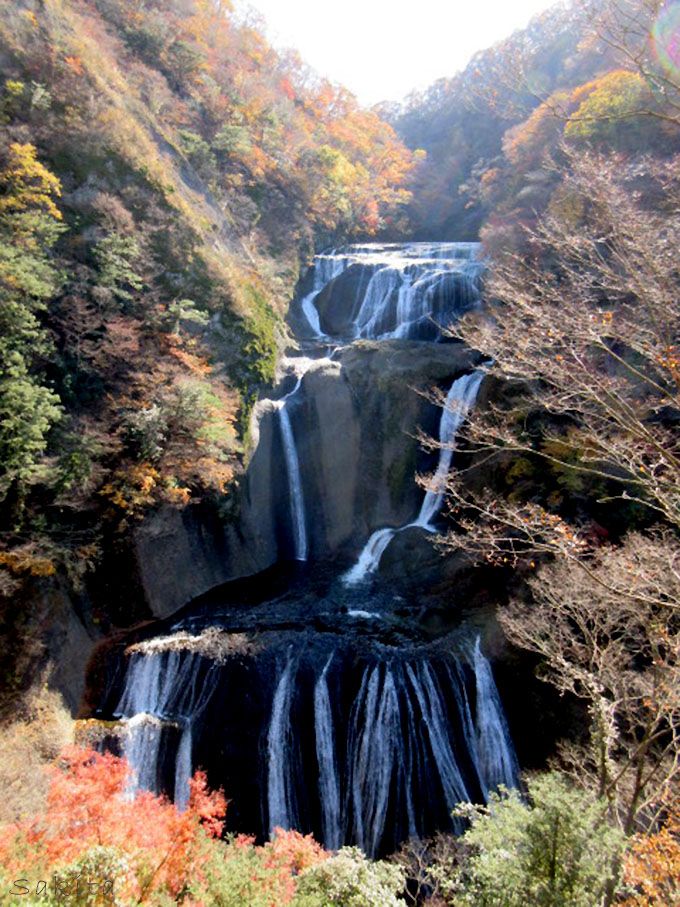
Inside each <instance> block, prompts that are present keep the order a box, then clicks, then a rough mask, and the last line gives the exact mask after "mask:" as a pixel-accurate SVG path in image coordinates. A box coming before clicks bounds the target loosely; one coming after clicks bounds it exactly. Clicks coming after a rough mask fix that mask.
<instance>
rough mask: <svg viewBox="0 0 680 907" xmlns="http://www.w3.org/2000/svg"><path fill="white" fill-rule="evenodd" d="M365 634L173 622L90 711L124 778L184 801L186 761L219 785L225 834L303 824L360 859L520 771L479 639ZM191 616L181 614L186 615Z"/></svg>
mask: <svg viewBox="0 0 680 907" xmlns="http://www.w3.org/2000/svg"><path fill="white" fill-rule="evenodd" d="M383 619H384V618H383V617H382V616H381V615H380V614H378V613H369V612H363V611H351V610H350V611H349V612H347V614H346V615H345V617H344V620H345V622H346V625H347V627H348V628H349V627H350V626H351V625H352V622H354V626H355V627H356V624H357V621H360V622H361V623H362V624H364V625H366V624H368V625H370V624H373V625H374V632H373V633H371V632H368V633H362V634H361V635H359V634H356V632H355V635H353V636H352V635H351V633H349V632H348V633H333V632H326V633H321V632H315V631H309V630H305V631H284V632H278V633H276V634H273V635H271V637H269V636H268V635H267V634H266V633H265V634H261V635H253V636H250V637H249V636H247V635H246V634H234V633H230V632H226V631H225V630H224V629H220V628H219V627H215V626H212V627H207V628H206V627H204V628H203V629H201V630H200V631H199V630H198V628H197V627H193V628H191V632H187V631H186V630H180V631H179V632H175V633H173V634H171V635H169V636H165V637H156V638H154V639H151V640H149V641H147V642H143V643H140V644H138V645H136V646H132V647H131V649H129V650H128V653H127V654H126V655H124V656H122V657H123V659H125V660H124V661H118V662H117V663H116V664H115V665H114V666H113V668H114V670H113V671H112V677H113V678H114V680H113V682H112V683H111V686H110V689H109V691H108V695H107V697H106V701H105V703H104V705H103V708H102V710H101V713H100V714H102V716H103V717H106V718H119V719H122V720H121V721H120V724H119V728H118V736H117V737H116V738H115V743H113V744H112V742H111V741H112V740H113V739H114V738H111V740H109V744H110V745H112V748H113V749H119V750H120V751H121V752H122V753H123V754H124V755H126V756H127V758H128V759H129V761H130V763H131V765H132V767H133V769H134V771H135V781H134V785H135V786H138V787H141V788H145V789H149V790H152V791H157V792H161V791H162V792H164V793H166V794H168V795H169V796H171V797H173V798H174V800H175V801H176V802H177V803H179V804H180V805H183V804H185V803H186V799H187V796H188V780H189V777H190V775H191V773H192V772H193V771H194V770H196V769H197V768H203V769H205V770H206V771H207V773H208V779H209V783H210V784H211V786H214V787H216V786H220V787H223V788H224V790H225V793H226V795H227V798H228V799H229V801H230V804H229V810H228V824H229V827H230V828H231V829H232V830H234V831H239V832H248V833H254V834H256V835H257V836H258V837H259V838H260V839H262V838H266V837H267V836H268V835H269V834H270V833H271V832H272V831H273V830H274V829H275V828H276V827H282V828H294V829H297V830H299V831H301V832H305V833H313V834H314V835H315V837H316V838H317V839H318V840H320V841H322V842H323V843H324V844H325V846H326V847H328V848H331V849H336V848H338V847H340V846H342V845H343V844H356V845H358V846H359V847H361V848H362V849H363V850H364V851H365V852H366V853H368V854H369V855H371V856H377V855H380V854H384V853H387V852H390V851H392V850H394V849H395V848H396V847H397V846H398V845H399V844H400V843H401V842H402V841H404V840H406V839H407V838H411V837H426V836H428V835H431V834H433V833H434V832H436V831H438V830H442V829H448V830H454V831H456V830H460V828H461V825H460V821H459V820H455V819H452V817H451V813H452V810H453V809H454V808H455V806H456V805H457V804H458V803H460V802H465V801H475V802H481V801H484V800H485V799H486V797H487V796H488V793H489V791H490V790H492V789H494V788H495V787H497V786H498V785H499V784H505V785H508V786H513V785H515V784H516V783H517V762H516V759H515V755H514V749H513V746H512V743H511V741H510V736H509V732H508V728H507V724H506V721H505V717H504V713H503V707H502V705H501V701H500V698H499V695H498V691H497V689H496V686H495V683H494V680H493V675H492V672H491V668H490V665H489V662H488V661H487V659H486V658H485V657H484V655H483V654H482V651H481V648H480V642H479V638H478V637H477V638H475V636H474V635H472V634H470V633H463V632H460V633H457V634H455V635H454V636H449V637H447V638H446V639H445V640H440V641H439V642H437V643H430V644H425V645H418V644H408V645H404V644H403V642H400V644H398V645H394V646H392V645H389V644H385V643H383V642H380V641H379V636H380V634H379V633H378V632H377V631H376V629H375V625H376V624H377V623H378V622H380V621H381V620H383ZM187 626H190V625H189V624H187Z"/></svg>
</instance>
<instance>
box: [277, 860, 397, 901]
mask: <svg viewBox="0 0 680 907" xmlns="http://www.w3.org/2000/svg"><path fill="white" fill-rule="evenodd" d="M403 888H404V873H403V871H402V869H401V867H399V866H395V865H393V864H390V863H386V862H381V861H378V862H370V861H369V860H368V859H367V858H366V857H365V856H364V855H363V853H362V852H361V851H360V850H358V849H357V848H355V847H343V848H342V849H341V850H340V851H338V853H337V854H336V855H335V856H333V857H331V858H330V859H328V860H325V861H324V862H321V863H317V864H316V866H313V867H312V868H310V869H307V870H306V871H305V872H303V873H302V875H301V876H300V880H299V882H298V885H297V895H296V896H295V898H294V899H293V902H292V903H293V904H294V907H334V905H337V907H399V905H400V904H403V903H404V901H403V900H402V899H401V898H400V897H399V893H400V892H401V891H403Z"/></svg>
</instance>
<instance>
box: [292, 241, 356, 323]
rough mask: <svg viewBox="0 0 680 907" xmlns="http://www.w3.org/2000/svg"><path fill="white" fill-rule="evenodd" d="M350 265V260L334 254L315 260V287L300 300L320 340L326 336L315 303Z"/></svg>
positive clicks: (306, 316)
mask: <svg viewBox="0 0 680 907" xmlns="http://www.w3.org/2000/svg"><path fill="white" fill-rule="evenodd" d="M350 263H351V259H350V258H348V257H347V256H344V255H336V254H335V253H334V252H331V253H330V254H329V255H317V256H316V258H315V259H314V285H313V288H312V291H311V292H310V293H308V294H307V295H306V296H305V297H303V299H301V300H300V307H301V308H302V312H303V314H304V316H305V318H306V319H307V323H308V324H309V327H310V328H311V329H312V332H313V334H314V337H315V338H317V339H319V340H322V339H324V338H325V337H326V334H324V332H323V331H322V330H321V323H320V321H319V312H318V310H317V308H316V306H315V305H314V301H315V299H316V297H317V296H318V295H319V293H320V292H321V291H322V290H323V288H324V287H325V286H327V285H328V284H329V283H330V282H331V281H332V280H334V279H335V278H336V277H338V276H339V275H340V274H341V273H342V272H343V271H344V270H345V269H346V268H347V267H349V264H350Z"/></svg>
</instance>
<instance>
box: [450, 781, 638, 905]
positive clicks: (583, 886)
mask: <svg viewBox="0 0 680 907" xmlns="http://www.w3.org/2000/svg"><path fill="white" fill-rule="evenodd" d="M460 812H461V813H463V812H465V814H466V815H467V817H468V818H469V819H470V822H471V826H470V828H469V829H468V831H467V832H466V833H465V835H464V836H463V839H462V843H463V845H466V846H469V847H470V848H471V854H470V857H469V859H468V860H466V861H465V862H464V863H463V865H462V866H461V867H460V868H458V869H456V870H454V872H453V873H452V874H451V875H449V874H448V873H446V871H445V872H444V873H443V874H444V875H445V876H446V877H445V878H442V879H441V883H442V885H441V890H442V891H443V893H444V895H445V897H446V899H447V900H446V903H449V904H452V905H453V904H455V905H456V907H462V905H465V904H469V905H474V907H486V905H489V907H491V905H494V907H495V905H502V907H524V905H527V904H531V905H532V907H593V905H596V904H601V903H603V902H604V899H605V897H606V896H607V893H608V892H610V891H611V889H612V887H613V885H614V875H615V866H616V864H617V861H618V858H619V856H620V854H621V850H622V846H623V835H622V833H621V832H620V831H619V830H618V829H614V828H612V827H611V826H610V825H609V824H608V822H607V821H606V818H605V814H606V804H604V803H601V802H600V801H595V802H594V801H593V800H592V798H591V797H590V796H589V795H588V794H586V793H584V792H582V791H579V790H576V789H575V788H573V787H571V786H570V785H569V783H568V782H567V781H566V780H565V779H564V778H563V777H561V776H560V775H558V774H556V773H552V774H547V775H542V776H539V777H537V778H535V779H533V780H532V781H530V782H529V784H528V802H524V801H523V800H522V798H521V797H520V795H519V793H517V791H507V790H501V792H500V793H498V794H496V793H494V794H492V795H491V800H490V803H489V806H488V807H476V806H470V807H465V808H464V809H463V808H461V810H460ZM439 874H440V876H441V875H442V872H441V870H440V873H439ZM435 875H437V871H436V869H435Z"/></svg>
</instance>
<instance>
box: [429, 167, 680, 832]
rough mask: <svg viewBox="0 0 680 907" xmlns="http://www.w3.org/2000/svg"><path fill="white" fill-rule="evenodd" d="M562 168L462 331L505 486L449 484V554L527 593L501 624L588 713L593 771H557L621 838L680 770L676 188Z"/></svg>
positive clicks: (482, 454) (652, 813)
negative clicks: (585, 791) (541, 211)
mask: <svg viewBox="0 0 680 907" xmlns="http://www.w3.org/2000/svg"><path fill="white" fill-rule="evenodd" d="M564 154H565V160H566V162H567V166H565V169H563V170H562V171H561V172H560V177H561V181H560V184H559V185H558V187H557V188H556V190H555V191H554V193H553V196H552V199H551V202H550V205H549V210H548V212H547V213H546V215H545V216H544V217H543V219H542V220H541V221H540V222H539V224H538V226H537V227H536V228H535V229H533V230H529V231H527V235H526V249H525V251H524V253H523V254H522V255H519V254H514V253H508V254H506V255H505V256H502V255H501V256H499V257H498V258H497V260H496V262H495V263H494V266H493V270H492V274H491V277H490V280H489V293H490V296H491V299H492V300H493V302H492V304H491V305H490V307H489V309H488V310H487V311H486V312H485V313H482V314H481V315H480V316H477V317H473V318H470V319H468V320H467V322H465V323H464V325H463V327H462V329H461V331H460V335H461V336H462V337H464V338H465V339H466V340H467V341H468V342H469V343H470V344H472V345H475V346H477V347H478V348H479V349H481V350H482V351H483V352H484V353H486V354H487V355H488V356H489V357H491V358H493V360H494V364H493V365H492V366H490V367H489V371H490V372H491V373H492V374H495V375H496V376H498V377H499V378H501V379H502V380H503V382H505V383H504V385H503V386H504V387H505V392H504V394H501V397H502V398H503V399H501V400H499V401H498V402H497V403H496V404H490V405H489V406H488V407H487V408H486V410H485V411H483V412H481V411H480V412H478V413H477V414H476V415H475V417H474V418H473V419H472V421H471V425H470V428H469V432H468V435H469V438H470V440H471V442H472V443H471V445H470V450H471V451H472V450H474V451H475V459H476V462H477V467H478V466H479V465H480V464H481V463H483V464H484V465H485V470H486V474H487V475H492V476H493V475H494V474H495V475H498V474H499V473H500V475H502V476H504V487H499V485H496V486H495V487H490V486H489V483H487V487H486V489H480V488H479V486H477V489H478V490H474V486H473V485H472V484H471V483H470V482H469V480H468V479H467V478H466V476H465V474H462V475H459V476H458V477H457V478H455V479H454V480H452V482H451V486H450V490H451V495H452V500H453V502H454V508H455V510H456V511H457V512H456V513H454V516H456V518H457V520H458V529H457V530H455V531H454V532H452V533H451V535H450V536H449V538H448V540H447V542H446V544H447V545H448V546H450V547H453V548H456V549H457V548H460V547H463V548H465V549H466V550H468V551H469V552H470V553H471V555H472V556H473V557H474V558H475V559H476V560H478V561H480V562H484V563H491V564H501V565H508V566H514V567H517V568H518V569H519V571H520V575H521V576H523V577H525V578H526V577H527V576H529V577H532V576H533V578H531V579H530V580H529V582H528V585H527V586H526V587H525V592H524V593H522V594H520V595H518V596H516V598H515V600H514V602H513V604H512V605H511V607H510V608H509V609H508V610H505V611H501V614H500V617H501V622H502V623H503V625H504V626H505V628H506V632H507V633H508V635H509V636H510V638H511V639H512V640H513V641H514V642H516V643H517V644H518V645H520V646H522V647H524V648H527V649H529V650H531V651H533V652H536V653H538V654H539V655H540V656H541V658H542V665H543V666H542V671H543V673H544V676H545V677H546V679H548V680H549V681H550V682H551V683H553V684H555V685H556V686H557V687H558V689H560V690H561V691H562V692H570V693H572V694H575V695H577V696H580V697H582V698H584V699H585V700H586V702H587V703H588V706H589V710H590V715H591V720H592V725H591V734H590V738H589V750H588V754H587V755H586V756H584V754H583V753H582V752H581V753H580V755H579V756H578V758H576V759H575V758H574V754H573V752H572V754H571V755H570V756H569V757H568V758H567V762H568V763H570V764H571V765H572V767H573V766H576V769H577V773H578V775H579V776H580V779H581V781H582V782H583V783H585V784H591V783H592V787H593V789H594V790H595V791H596V792H597V793H599V794H600V795H603V796H606V797H607V798H608V800H609V802H610V808H611V814H612V818H614V819H615V820H616V821H619V822H620V823H621V824H622V826H623V827H624V828H625V829H626V830H627V831H631V830H633V829H634V828H636V827H637V826H638V825H641V826H643V827H647V826H649V825H650V824H653V822H654V820H655V818H656V816H657V813H658V809H659V808H661V806H662V804H663V802H664V797H665V792H666V790H667V789H668V787H670V786H671V785H672V784H673V783H674V782H676V781H677V777H678V766H679V765H680V740H679V739H678V735H677V722H678V716H679V715H680V702H679V697H678V665H679V661H678V658H679V656H680V637H679V636H678V627H677V613H678V609H680V582H679V577H680V571H679V569H678V565H679V564H680V542H679V541H678V531H679V530H680V437H679V434H678V430H677V413H678V412H679V411H680V369H679V366H678V349H677V338H678V336H680V330H679V328H680V323H679V322H680V310H679V309H678V305H677V298H678V289H679V284H678V272H677V267H676V262H675V253H674V251H673V250H674V249H675V248H676V246H677V243H678V242H679V241H680V221H679V219H678V217H677V212H678V210H680V185H679V184H678V181H677V176H676V175H675V174H674V173H673V169H672V168H673V164H672V163H670V164H664V163H658V162H657V163H653V162H650V161H645V162H642V163H640V162H637V163H635V164H633V163H630V164H627V163H626V162H625V161H624V160H623V159H620V158H619V159H615V160H612V159H606V158H603V157H600V156H593V155H588V154H576V153H573V152H568V151H567V150H565V151H564ZM567 167H568V169H567ZM473 472H474V470H473ZM523 473H525V474H526V475H527V476H528V478H526V479H525V480H524V481H519V480H518V477H519V476H522V474H523ZM594 511H597V512H598V514H599V519H600V520H603V521H604V522H605V523H606V524H608V525H609V528H608V529H607V528H606V527H603V526H602V525H600V524H598V523H597V522H596V521H594V520H593V512H594ZM633 529H635V530H636V532H635V533H633V534H630V535H629V536H628V537H627V538H626V537H625V536H626V532H627V531H630V530H633ZM608 539H609V541H608ZM550 561H553V562H554V563H552V565H551V564H550Z"/></svg>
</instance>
